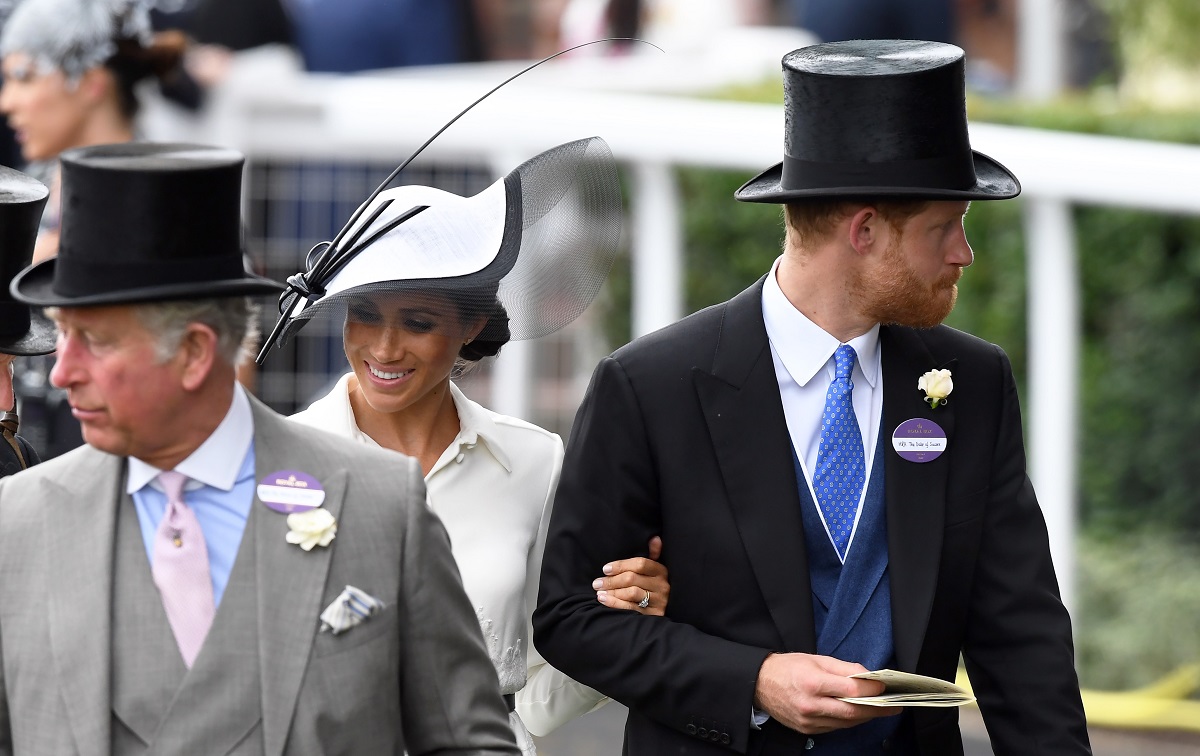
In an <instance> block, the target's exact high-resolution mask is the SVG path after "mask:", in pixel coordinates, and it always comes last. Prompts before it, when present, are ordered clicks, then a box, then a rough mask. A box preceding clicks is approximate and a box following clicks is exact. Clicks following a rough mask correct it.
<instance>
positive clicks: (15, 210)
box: [0, 166, 55, 355]
mask: <svg viewBox="0 0 1200 756" xmlns="http://www.w3.org/2000/svg"><path fill="white" fill-rule="evenodd" d="M49 194H50V192H49V190H48V189H47V188H46V187H45V185H43V184H42V182H40V181H38V180H37V179H35V178H32V177H30V176H26V175H25V174H24V173H21V172H20V171H15V170H13V169H12V168H6V167H4V166H0V281H2V282H3V283H4V287H3V290H2V291H0V353H3V354H17V355H31V354H49V353H50V352H53V351H54V340H55V332H54V324H53V323H51V322H50V321H49V320H47V319H46V318H45V317H43V316H42V314H41V313H40V312H39V313H36V314H33V313H30V311H29V307H28V306H26V305H23V304H21V303H20V302H16V301H13V299H12V297H11V296H9V293H8V283H9V282H10V281H12V279H13V277H14V276H16V275H17V273H19V272H20V271H21V270H22V269H23V268H25V267H27V266H28V265H29V262H30V261H31V260H32V259H33V245H34V243H35V242H36V241H37V232H38V223H39V221H41V219H42V210H43V209H45V207H46V198H47V197H48V196H49Z"/></svg>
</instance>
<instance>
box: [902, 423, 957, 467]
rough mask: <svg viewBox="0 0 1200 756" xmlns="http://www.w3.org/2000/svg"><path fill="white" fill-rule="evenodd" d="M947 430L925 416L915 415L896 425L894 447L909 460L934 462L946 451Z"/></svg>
mask: <svg viewBox="0 0 1200 756" xmlns="http://www.w3.org/2000/svg"><path fill="white" fill-rule="evenodd" d="M946 443H947V442H946V431H944V430H942V426H940V425H938V424H937V423H935V422H933V421H932V420H929V419H927V418H924V417H914V418H913V419H912V420H905V421H904V422H902V423H900V424H899V425H897V426H896V432H895V433H893V434H892V448H893V449H895V450H896V453H897V454H899V455H900V456H901V457H904V458H905V459H907V460H908V461H909V462H932V461H933V460H935V459H937V458H938V457H940V456H942V452H944V451H946Z"/></svg>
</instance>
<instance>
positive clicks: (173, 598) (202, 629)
mask: <svg viewBox="0 0 1200 756" xmlns="http://www.w3.org/2000/svg"><path fill="white" fill-rule="evenodd" d="M158 480H159V482H160V483H162V487H163V490H164V491H166V493H167V511H166V513H165V514H163V518H162V522H161V523H159V525H158V532H157V533H155V534H154V567H153V569H152V572H153V574H154V584H155V585H157V586H158V592H159V594H160V595H161V596H162V602H163V608H164V609H166V611H167V621H168V622H169V623H171V630H172V632H174V633H175V642H176V643H177V644H178V645H179V653H180V654H182V655H183V663H184V664H186V665H187V666H188V668H189V669H190V668H191V666H192V662H193V661H195V660H196V654H198V653H200V646H202V645H203V644H204V636H206V635H208V628H209V627H211V626H212V621H213V615H214V614H216V608H215V606H214V602H213V588H212V576H211V574H210V572H209V568H208V546H207V545H206V544H205V543H204V532H203V531H202V530H201V529H200V521H199V520H197V519H196V513H195V512H193V511H192V509H191V507H189V506H188V505H187V504H184V503H183V484H184V483H186V482H187V476H186V475H184V474H183V473H179V472H175V471H174V470H168V471H166V472H162V473H159V475H158Z"/></svg>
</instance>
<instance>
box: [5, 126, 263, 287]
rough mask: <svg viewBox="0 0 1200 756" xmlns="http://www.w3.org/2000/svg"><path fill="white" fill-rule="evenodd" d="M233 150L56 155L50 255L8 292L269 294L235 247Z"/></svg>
mask: <svg viewBox="0 0 1200 756" xmlns="http://www.w3.org/2000/svg"><path fill="white" fill-rule="evenodd" d="M242 162H243V158H242V155H241V154H240V153H238V152H236V151H234V150H229V149H223V148H217V147H207V146H202V145H193V144H159V143H153V142H128V143H123V144H108V145H99V146H95V147H83V148H79V149H75V150H69V151H67V152H64V153H63V154H62V155H61V164H62V228H61V231H60V237H59V246H58V256H57V257H56V258H53V259H50V260H46V261H44V262H41V263H39V264H37V265H35V266H33V267H31V268H27V269H26V270H24V271H23V272H21V274H20V275H18V276H17V277H16V278H15V279H14V280H13V282H12V285H11V287H10V288H11V291H12V294H13V296H14V297H16V298H17V299H18V300H20V301H22V302H26V303H28V304H34V305H43V306H56V307H88V306H93V305H112V304H131V303H137V302H162V301H170V300H177V299H198V298H210V297H232V296H247V295H254V294H272V293H277V292H279V291H281V290H282V289H283V286H282V284H279V283H276V282H275V281H272V280H270V279H268V278H263V277H261V276H257V275H254V274H252V273H248V272H246V270H245V265H244V262H243V259H244V258H243V255H242V243H241V239H242V225H241V188H242Z"/></svg>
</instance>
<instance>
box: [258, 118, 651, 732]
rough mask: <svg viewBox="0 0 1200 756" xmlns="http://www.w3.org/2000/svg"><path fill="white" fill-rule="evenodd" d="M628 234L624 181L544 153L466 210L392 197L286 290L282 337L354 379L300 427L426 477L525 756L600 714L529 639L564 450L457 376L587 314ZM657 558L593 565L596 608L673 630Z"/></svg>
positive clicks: (571, 152)
mask: <svg viewBox="0 0 1200 756" xmlns="http://www.w3.org/2000/svg"><path fill="white" fill-rule="evenodd" d="M360 218H361V222H359V221H360ZM620 220H621V199H620V188H619V184H618V183H617V176H616V168H615V165H614V163H613V160H612V156H611V154H610V153H609V151H608V148H607V145H605V144H604V142H603V141H601V140H599V139H584V140H580V141H578V142H571V143H569V144H564V145H560V146H559V147H556V148H554V149H552V150H548V151H547V152H544V153H542V154H541V155H538V156H537V157H535V158H533V159H532V160H530V161H528V162H526V163H525V164H523V165H522V166H520V167H518V168H517V169H516V170H514V171H512V172H511V173H509V174H508V175H507V176H505V177H503V178H502V179H500V180H499V181H497V182H495V183H494V184H493V185H492V186H491V187H489V188H487V189H485V190H484V191H482V192H480V193H479V194H477V195H475V196H473V197H460V196H458V195H455V194H450V193H447V192H443V191H439V190H437V189H432V188H430V187H424V186H411V185H410V186H399V187H395V188H392V189H388V190H386V191H382V192H380V193H379V194H378V196H376V197H374V198H372V200H371V201H369V202H368V203H366V205H365V206H364V209H363V212H362V213H361V215H360V216H359V217H356V218H355V219H354V220H353V221H352V222H351V223H350V225H349V226H348V228H347V229H346V232H345V233H344V235H343V236H339V240H338V241H337V242H336V243H335V242H330V243H328V244H321V245H318V246H317V247H316V248H315V249H314V254H313V255H312V259H311V260H310V265H309V268H308V270H306V271H304V272H303V273H301V274H298V275H296V276H293V277H292V278H291V279H289V280H290V284H291V293H290V295H288V297H287V298H285V300H284V308H283V309H284V312H285V313H287V314H286V315H285V316H284V318H283V319H282V320H281V324H280V325H279V326H277V329H278V332H279V333H281V334H282V336H281V337H280V339H286V338H287V337H288V336H289V335H290V334H291V333H293V332H294V331H295V330H296V329H298V328H299V327H300V326H302V325H303V324H304V322H306V321H307V320H309V319H311V318H314V317H318V316H320V317H329V318H332V319H334V320H335V321H340V322H342V323H343V324H344V326H343V341H344V345H345V350H346V357H347V359H348V360H349V363H350V368H351V372H350V373H348V374H346V375H345V376H343V377H342V378H341V380H340V381H338V383H337V385H336V386H335V387H334V388H333V390H332V391H331V392H330V393H329V394H328V395H326V396H324V397H322V398H320V399H318V400H317V401H316V402H314V403H313V404H312V406H310V407H309V408H308V409H307V410H305V411H304V412H301V413H299V414H298V415H295V416H294V417H293V419H294V420H296V421H298V422H301V423H305V424H307V425H312V426H314V427H318V428H322V429H324V430H327V431H333V432H334V433H337V434H339V435H343V436H348V437H350V438H352V439H355V440H358V441H360V442H362V443H364V444H369V445H374V446H382V447H384V448H387V449H392V450H394V451H398V452H402V453H404V454H407V455H409V456H412V457H415V458H417V460H418V461H419V462H420V464H421V469H422V470H423V471H424V473H425V485H426V490H427V494H428V499H429V505H430V507H431V508H432V509H433V510H434V512H436V513H437V514H438V516H439V517H440V518H441V519H442V522H443V523H444V524H445V526H446V530H447V531H448V532H449V534H450V542H451V549H452V551H453V553H454V558H455V560H456V561H457V563H458V568H459V571H460V573H461V575H462V580H463V585H464V587H465V588H466V591H467V595H468V596H469V597H470V598H471V600H472V602H473V603H474V605H475V610H476V614H477V615H478V618H479V622H480V627H481V629H482V630H483V637H484V639H485V641H486V642H487V644H488V650H489V653H490V655H491V658H492V663H493V664H494V665H495V667H496V673H497V675H498V676H499V679H500V687H501V692H502V693H504V694H505V696H506V697H507V698H508V699H509V701H510V706H511V710H512V716H511V724H512V727H513V731H514V733H515V734H516V737H517V739H518V742H519V743H520V744H521V745H522V748H523V750H524V752H525V753H527V754H528V753H533V750H534V745H533V741H532V739H531V738H530V733H532V734H534V735H544V734H546V733H547V732H549V731H551V730H553V729H554V728H555V727H557V726H558V725H560V724H562V723H563V722H565V721H567V720H568V719H571V718H572V717H575V716H578V715H580V714H583V713H585V712H587V711H588V710H590V709H592V708H594V707H595V706H597V705H598V704H599V703H601V702H603V701H604V700H605V699H604V697H603V696H602V695H600V694H599V693H597V692H595V691H593V690H591V689H590V688H587V687H585V686H583V685H580V684H578V683H576V682H574V681H572V680H570V679H568V678H567V677H565V676H564V675H562V674H561V673H560V672H558V671H556V670H555V669H553V668H552V667H550V666H549V665H547V664H546V663H545V661H544V660H543V659H542V658H541V656H540V655H539V654H538V653H537V651H536V650H535V649H534V648H533V646H532V645H531V641H530V637H529V629H528V628H529V621H530V616H531V614H532V611H533V605H534V603H535V602H536V599H537V592H538V577H539V574H540V567H541V559H542V547H543V544H544V539H545V534H546V527H547V524H548V522H549V519H550V513H551V510H552V508H553V504H554V494H555V491H556V488H557V485H558V473H559V466H560V465H561V463H562V458H563V443H562V439H560V438H559V437H558V436H557V435H556V434H553V433H551V432H549V431H547V430H544V429H542V428H539V427H537V426H535V425H532V424H530V423H527V422H525V421H523V420H520V419H518V418H515V417H508V416H505V415H500V414H498V413H495V412H492V411H491V410H489V409H487V408H485V407H483V406H481V405H479V404H478V403H476V402H474V401H472V400H471V399H469V398H468V397H467V396H466V395H465V394H463V392H462V391H460V390H459V389H458V387H457V386H456V385H455V384H454V381H453V378H454V377H455V376H456V375H458V374H460V372H461V371H462V370H464V369H467V368H468V367H469V366H470V365H471V364H473V363H475V362H477V361H479V360H481V359H484V358H486V357H491V356H494V355H495V354H497V353H498V352H499V351H500V349H501V347H503V346H504V344H505V343H507V342H508V341H509V340H510V339H531V338H537V337H539V336H543V335H545V334H547V333H551V332H553V331H555V330H557V329H559V328H561V327H562V326H564V325H566V324H567V323H569V322H571V321H572V320H574V319H575V317H577V316H578V315H579V314H580V313H581V312H583V310H584V309H585V308H586V307H587V306H588V305H589V304H590V303H591V301H592V299H593V298H594V297H595V295H596V293H597V291H598V290H599V288H600V285H601V284H602V282H603V280H604V277H605V276H606V275H607V273H608V268H609V265H610V264H611V262H612V258H613V255H614V254H615V252H616V247H617V242H618V239H619V237H620ZM658 548H659V545H658V543H657V539H655V543H653V544H651V545H650V547H649V548H648V549H647V553H648V555H649V558H646V557H635V558H633V559H630V560H627V561H623V562H615V563H614V565H615V566H614V567H613V568H612V569H611V570H610V574H609V575H608V576H607V577H602V576H601V568H602V567H603V565H602V564H596V566H595V569H596V576H597V579H598V580H597V582H598V584H597V585H596V586H595V589H596V590H597V600H598V601H600V602H601V603H604V604H605V605H606V606H609V607H612V608H614V609H625V610H631V611H638V612H641V613H643V614H655V615H661V614H663V613H664V612H665V609H666V601H667V595H668V593H669V590H670V586H669V584H668V583H667V580H666V569H665V568H664V567H663V566H662V565H661V564H659V563H658V562H655V561H652V559H657V557H658V553H659V552H658ZM613 556H614V557H617V556H622V555H619V554H614V555H613ZM647 597H650V600H647V601H643V599H645V598H647ZM639 601H642V603H640V604H639V603H638V602H639Z"/></svg>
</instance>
